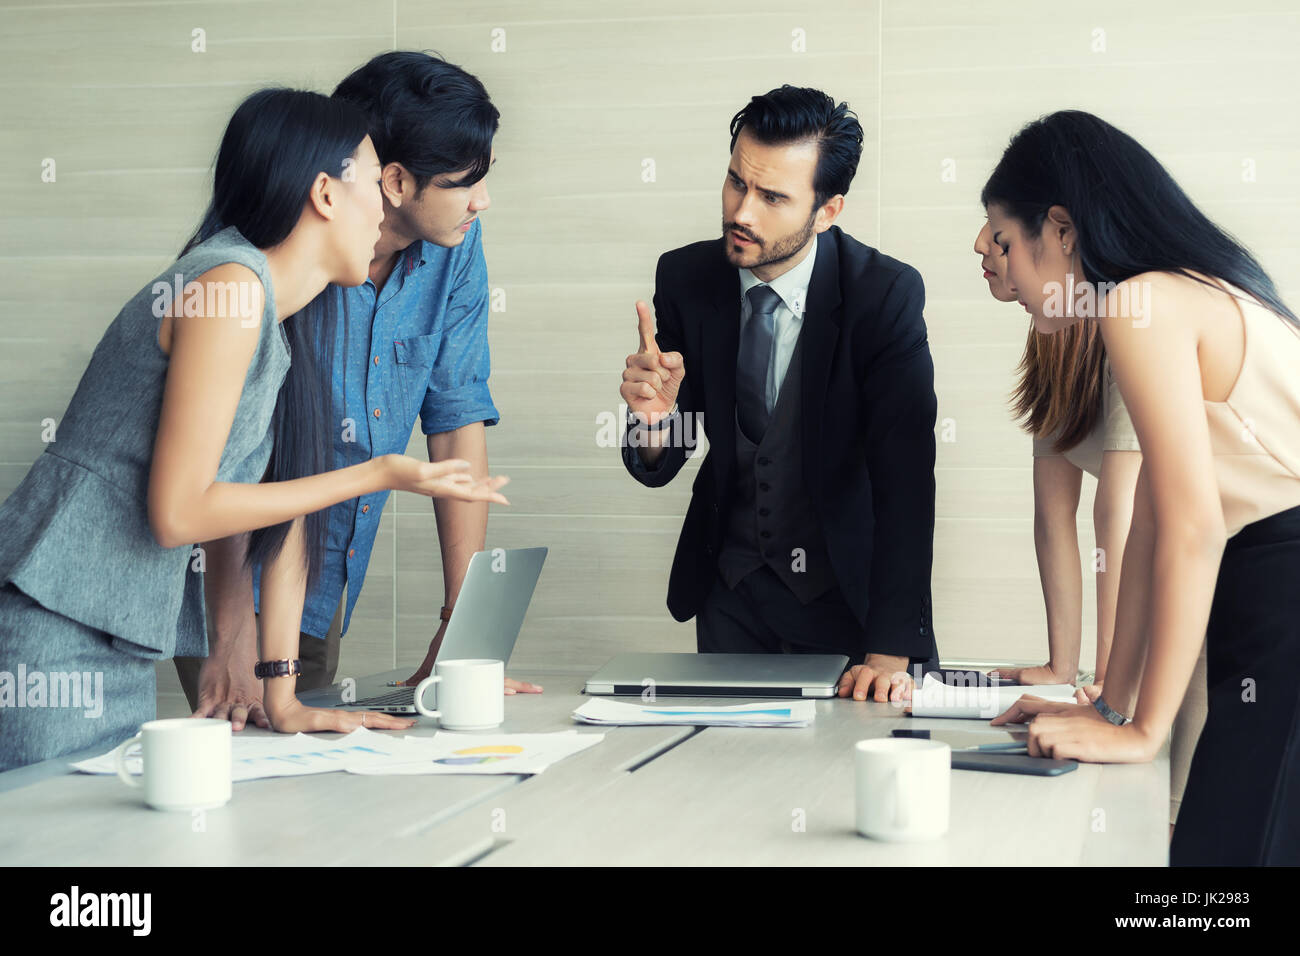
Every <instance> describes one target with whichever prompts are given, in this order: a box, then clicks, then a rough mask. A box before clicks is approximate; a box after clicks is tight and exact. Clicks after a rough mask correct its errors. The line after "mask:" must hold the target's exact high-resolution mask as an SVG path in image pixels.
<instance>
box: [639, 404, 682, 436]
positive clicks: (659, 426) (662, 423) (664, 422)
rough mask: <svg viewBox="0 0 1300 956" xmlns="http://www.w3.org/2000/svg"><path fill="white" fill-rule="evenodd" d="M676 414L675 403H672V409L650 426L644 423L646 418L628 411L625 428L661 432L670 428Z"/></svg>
mask: <svg viewBox="0 0 1300 956" xmlns="http://www.w3.org/2000/svg"><path fill="white" fill-rule="evenodd" d="M678 414H679V413H678V411H677V403H676V402H673V407H672V408H670V409H668V411H666V412H664V415H663V417H662V418H660V419H659V421H657V422H655V423H654V424H653V425H651V424H648V423H647V422H646V421H645V417H646V416H644V415H642V414H641V413H640V412H634V411H631V410H629V411H628V413H627V427H628V428H639V429H641V430H642V431H648V432H661V431H663V430H664V429H665V428H670V427H671V426H672V424H673V422H674V421H675V420H676V419H677V416H678Z"/></svg>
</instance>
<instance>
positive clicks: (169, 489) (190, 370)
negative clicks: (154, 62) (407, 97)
mask: <svg viewBox="0 0 1300 956" xmlns="http://www.w3.org/2000/svg"><path fill="white" fill-rule="evenodd" d="M378 173H379V161H378V158H377V156H376V155H375V150H374V147H373V146H372V144H371V142H370V138H369V136H368V135H367V133H366V121H365V118H364V116H363V115H362V114H361V113H360V112H359V111H357V110H355V108H353V107H352V106H350V105H348V104H346V103H343V102H339V101H335V100H332V99H330V98H328V97H325V96H321V95H320V94H317V93H310V92H304V91H295V90H284V89H272V90H261V91H259V92H257V93H254V94H253V95H251V96H250V97H248V98H247V99H246V100H245V101H244V102H243V103H241V104H240V106H239V107H238V109H237V110H236V111H235V113H234V115H233V116H232V118H231V121H230V123H229V125H228V126H227V129H226V132H225V135H224V137H223V139H222V143H221V148H220V151H219V154H218V157H217V162H216V167H215V177H214V187H213V197H212V203H211V206H210V207H209V209H208V212H207V215H206V216H205V219H204V222H203V224H202V225H201V226H200V228H199V230H198V231H197V232H196V233H195V235H194V237H193V238H192V239H191V241H190V243H189V244H188V245H187V247H186V249H185V250H184V251H183V253H182V254H181V256H180V258H179V259H177V260H176V261H175V262H174V263H173V264H172V265H170V266H168V267H167V269H165V270H164V271H163V272H162V273H161V274H159V275H158V276H157V277H155V278H154V279H153V280H151V281H150V282H149V283H147V284H146V285H145V286H144V287H143V288H142V289H141V290H140V291H139V292H138V293H137V294H136V295H135V296H133V297H132V298H131V300H130V301H129V302H128V303H127V304H126V305H125V306H124V307H123V308H122V310H121V311H120V312H119V313H118V315H117V317H116V318H115V319H114V320H113V322H112V324H111V325H110V326H109V327H108V330H107V331H106V332H105V334H104V336H103V338H102V339H101V340H100V342H99V344H98V345H97V346H96V348H95V351H94V354H93V355H92V356H91V360H90V364H89V366H88V367H87V369H86V371H85V373H84V374H83V375H82V378H81V381H80V383H79V384H78V386H77V390H76V392H75V394H74V395H73V398H72V401H71V402H70V403H69V406H68V409H67V411H66V412H65V413H64V416H63V418H62V420H61V421H60V423H59V425H58V430H57V436H56V439H55V440H53V441H51V442H50V443H49V444H48V445H47V447H46V449H45V451H44V453H43V454H41V455H40V456H39V458H38V459H37V461H36V462H35V463H34V464H33V465H32V468H31V470H30V471H29V472H28V473H27V476H26V477H25V478H24V479H23V481H22V483H21V484H20V485H19V486H18V488H17V489H16V490H15V491H14V493H13V494H12V495H10V496H9V498H7V499H6V500H5V502H4V503H3V505H0V528H3V529H4V535H3V537H0V770H6V769H9V768H11V767H15V766H21V765H23V764H27V763H32V762H35V761H38V760H43V759H47V758H49V757H54V756H58V755H61V754H66V753H70V752H73V751H77V750H82V749H85V748H88V747H92V746H93V747H104V748H107V747H109V746H112V745H113V744H115V743H117V742H119V741H121V740H124V739H126V738H127V737H129V736H130V735H131V734H132V733H134V732H135V730H136V728H137V727H138V725H139V724H140V723H141V722H142V721H144V720H148V719H151V718H152V717H153V715H154V712H155V697H154V695H155V688H154V662H155V661H156V660H160V659H165V658H169V657H172V656H173V655H174V654H175V653H190V654H199V655H202V654H206V633H205V623H204V607H203V574H202V572H203V562H204V550H203V548H202V547H201V546H196V542H204V541H214V540H217V539H221V538H225V537H228V536H230V535H234V534H241V533H244V532H250V531H251V532H252V535H251V536H250V543H249V547H248V556H247V560H248V562H249V563H250V564H251V563H252V562H254V561H258V560H260V561H262V564H263V568H264V571H263V582H262V587H263V607H262V635H261V645H262V646H261V657H262V659H263V660H279V659H286V658H290V657H293V656H294V652H295V648H296V646H297V640H298V622H299V621H300V619H301V615H302V605H303V600H304V596H305V593H306V587H307V585H308V583H309V581H310V580H311V579H312V577H313V576H314V575H315V574H316V572H317V570H318V568H319V563H320V554H321V551H322V549H323V546H324V540H323V535H324V530H325V529H324V522H323V520H322V519H321V516H320V514H319V513H320V512H321V510H322V509H324V508H326V507H328V506H329V505H332V504H335V503H337V502H340V501H344V500H347V499H349V498H354V497H356V496H358V495H361V494H367V493H370V492H374V491H379V490H384V489H391V490H403V491H412V492H415V493H418V494H424V495H429V496H447V497H455V498H460V499H464V500H479V501H496V502H500V503H505V498H503V497H502V496H501V495H500V494H499V492H498V491H497V489H498V488H499V487H500V486H501V485H502V484H504V481H505V479H503V478H493V479H487V480H484V481H481V482H476V481H474V480H473V479H472V478H471V477H470V475H469V472H468V464H467V463H465V462H455V461H453V462H437V463H432V462H421V461H418V460H417V459H414V458H410V457H408V456H405V455H388V456H383V457H381V458H376V459H372V460H370V461H367V462H364V463H361V464H357V465H353V466H351V467H348V468H343V469H338V470H335V471H326V468H327V465H326V462H327V461H328V460H329V459H328V457H327V454H328V443H329V441H330V440H331V437H332V434H333V430H334V425H333V424H332V423H331V422H330V421H329V408H330V399H329V396H330V394H331V390H330V388H329V383H328V380H327V379H326V378H325V376H324V371H323V370H322V369H319V368H317V367H316V365H315V363H314V362H313V361H312V351H313V350H312V348H311V345H312V343H313V342H315V341H316V340H317V339H318V337H319V338H321V339H322V340H323V341H328V337H330V336H332V335H333V317H332V316H331V315H329V314H328V313H327V311H326V305H325V302H326V301H327V300H328V297H327V296H321V295H320V293H321V292H322V290H324V289H325V287H326V285H327V284H329V283H338V284H340V285H358V284H360V283H361V282H363V281H365V278H366V275H367V269H368V265H369V262H370V259H371V256H372V254H373V249H374V244H375V241H376V239H377V238H378V236H379V223H380V220H381V219H382V216H383V206H382V203H381V198H380V192H379V184H378ZM291 355H292V356H293V361H292V362H291V361H290V356H291ZM267 684H268V686H267V689H266V695H265V699H266V709H267V715H268V717H269V718H270V719H271V721H272V723H273V725H274V727H275V729H277V730H280V731H284V732H296V731H313V730H350V729H352V728H354V727H358V726H363V725H365V726H369V727H376V728H381V727H404V726H408V725H409V723H410V722H409V721H405V720H400V719H397V718H393V717H391V716H389V715H384V714H363V713H356V712H347V711H336V710H319V709H312V708H305V707H303V706H301V705H300V704H299V703H298V702H297V699H296V697H295V696H294V693H293V679H292V678H291V677H290V678H287V679H282V678H270V679H268V681H267Z"/></svg>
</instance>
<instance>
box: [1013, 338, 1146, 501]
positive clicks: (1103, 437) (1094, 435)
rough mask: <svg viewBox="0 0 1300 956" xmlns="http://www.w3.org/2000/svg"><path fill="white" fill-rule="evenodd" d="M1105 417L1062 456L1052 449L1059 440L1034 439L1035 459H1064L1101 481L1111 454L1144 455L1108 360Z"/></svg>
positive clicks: (1104, 377) (1104, 379)
mask: <svg viewBox="0 0 1300 956" xmlns="http://www.w3.org/2000/svg"><path fill="white" fill-rule="evenodd" d="M1102 386H1103V387H1102V393H1101V417H1100V418H1098V419H1097V424H1096V425H1095V426H1094V427H1093V429H1092V431H1090V432H1089V433H1088V436H1087V437H1086V438H1084V439H1083V441H1081V442H1079V444H1077V445H1075V446H1074V447H1073V448H1069V449H1066V451H1065V452H1058V451H1057V450H1056V449H1055V448H1053V447H1052V445H1053V443H1054V441H1055V439H1053V438H1041V437H1039V436H1037V435H1035V436H1034V457H1035V458H1056V457H1058V456H1059V457H1063V458H1064V459H1065V460H1066V461H1068V462H1069V463H1070V464H1072V465H1073V466H1074V467H1075V468H1078V469H1080V470H1081V471H1086V472H1087V473H1088V474H1090V475H1092V477H1094V478H1100V477H1101V460H1102V456H1103V455H1104V454H1105V453H1106V452H1108V451H1140V450H1141V446H1140V445H1139V444H1138V437H1137V432H1136V431H1134V430H1133V419H1131V418H1129V414H1128V409H1127V408H1126V407H1125V406H1124V397H1123V396H1122V395H1120V393H1119V384H1118V383H1117V382H1116V381H1115V373H1114V372H1113V371H1111V367H1110V359H1109V358H1108V359H1106V362H1105V365H1104V370H1103V375H1102Z"/></svg>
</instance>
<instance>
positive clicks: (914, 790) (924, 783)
mask: <svg viewBox="0 0 1300 956" xmlns="http://www.w3.org/2000/svg"><path fill="white" fill-rule="evenodd" d="M853 763H854V775H855V777H856V780H857V800H856V822H857V829H858V832H859V833H861V834H862V835H863V836H866V837H871V838H872V839H875V840H886V841H890V842H904V841H912V840H933V839H937V838H938V837H941V836H943V835H944V834H945V833H947V832H948V804H949V791H950V790H951V787H952V748H951V747H949V746H948V745H947V744H946V743H943V742H942V741H939V740H920V739H912V738H900V737H875V738H872V739H870V740H859V741H858V742H857V744H856V745H855V747H854V752H853Z"/></svg>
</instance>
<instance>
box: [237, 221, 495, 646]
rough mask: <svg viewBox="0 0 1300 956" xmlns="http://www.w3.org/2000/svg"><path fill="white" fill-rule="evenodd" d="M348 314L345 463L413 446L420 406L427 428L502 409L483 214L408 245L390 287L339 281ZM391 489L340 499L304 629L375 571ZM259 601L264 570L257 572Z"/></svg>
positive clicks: (340, 390) (341, 408)
mask: <svg viewBox="0 0 1300 956" xmlns="http://www.w3.org/2000/svg"><path fill="white" fill-rule="evenodd" d="M330 289H331V291H332V292H333V294H335V295H338V296H341V300H340V301H339V303H338V305H339V315H340V317H344V316H345V317H346V319H345V320H344V321H343V324H342V325H340V328H339V329H338V334H337V336H336V341H335V347H334V355H333V364H334V420H335V421H336V422H340V423H342V424H341V425H340V427H339V428H338V430H337V431H336V432H335V435H334V467H335V468H346V467H347V466H349V465H355V464H357V463H358V462H363V461H367V460H369V459H370V458H373V457H375V456H377V455H386V454H390V453H398V454H402V453H404V452H405V451H406V446H407V443H408V442H409V441H410V438H411V430H412V428H414V427H415V419H416V417H417V416H419V419H420V430H421V431H422V432H424V434H426V435H433V434H436V433H438V432H448V431H454V430H455V429H457V428H460V427H461V426H463V425H469V424H472V423H474V422H483V423H485V424H487V425H495V424H496V423H497V421H498V420H499V418H500V416H499V415H498V413H497V410H496V407H495V406H494V405H493V404H492V395H491V394H490V392H489V391H488V373H489V371H490V362H489V358H488V336H487V323H488V283H487V263H486V262H485V261H484V258H483V243H482V225H481V222H480V221H479V220H478V219H475V220H474V224H473V225H472V226H471V227H470V230H469V232H468V233H467V234H466V236H465V241H464V242H462V243H461V244H460V245H458V246H455V247H452V248H450V249H448V248H444V247H442V246H438V245H435V244H433V243H431V242H425V241H423V240H421V241H420V242H415V243H412V244H411V245H409V246H407V247H406V249H404V250H402V252H401V254H400V255H399V257H398V261H397V262H396V263H395V264H394V266H393V272H392V274H391V275H390V276H389V277H388V281H387V282H385V283H384V287H383V289H382V290H377V289H376V288H375V284H374V282H372V281H371V280H370V279H369V278H367V279H366V281H365V282H364V283H362V284H361V285H359V286H353V287H349V288H344V287H340V286H331V287H330ZM387 500H388V492H387V491H379V492H375V493H374V494H370V495H364V496H362V497H360V498H353V499H352V500H350V501H344V502H341V503H340V504H337V505H334V506H333V507H331V508H330V509H329V543H328V546H327V548H326V551H325V562H324V567H323V569H322V573H321V576H320V579H319V580H318V581H317V582H316V585H315V587H314V588H313V589H312V590H311V591H309V592H308V594H307V600H306V604H305V606H304V608H303V615H302V630H303V631H305V632H306V633H308V634H313V635H315V636H316V637H324V636H325V634H326V632H327V631H328V630H329V626H330V622H331V621H332V620H333V618H334V612H335V611H336V610H337V609H338V604H339V599H340V598H341V597H342V595H343V587H344V584H345V583H346V584H347V585H348V603H347V609H346V611H345V613H344V617H343V631H344V632H346V631H347V629H348V623H349V622H350V621H351V619H352V609H353V607H355V606H356V603H357V597H358V596H359V595H360V594H361V585H362V583H363V582H364V581H365V579H366V567H367V566H368V565H369V563H370V552H371V549H372V548H373V547H374V543H375V532H376V531H378V530H379V515H380V513H381V512H382V511H383V508H384V503H385V502H386V501H387ZM253 595H254V596H253V602H254V607H255V608H260V600H261V571H260V569H255V570H254V573H253Z"/></svg>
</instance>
